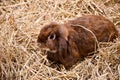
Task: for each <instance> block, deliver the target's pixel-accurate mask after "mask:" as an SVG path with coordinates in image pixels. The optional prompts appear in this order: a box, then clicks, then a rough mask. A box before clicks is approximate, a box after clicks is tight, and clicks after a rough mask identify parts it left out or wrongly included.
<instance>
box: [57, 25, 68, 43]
mask: <svg viewBox="0 0 120 80" xmlns="http://www.w3.org/2000/svg"><path fill="white" fill-rule="evenodd" d="M59 33H60V35H61V37H63V38H64V39H65V40H66V41H68V35H69V31H68V27H67V25H60V27H59Z"/></svg>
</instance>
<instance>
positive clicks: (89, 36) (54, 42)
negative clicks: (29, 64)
mask: <svg viewBox="0 0 120 80" xmlns="http://www.w3.org/2000/svg"><path fill="white" fill-rule="evenodd" d="M116 37H118V31H117V30H116V28H115V26H114V24H113V23H112V22H110V21H109V20H108V19H105V18H104V17H102V16H96V15H86V16H82V17H79V18H77V19H75V20H70V21H68V22H67V23H65V24H58V23H55V22H52V23H50V24H48V25H46V26H44V27H43V28H42V29H41V31H40V34H39V36H38V40H37V42H38V43H39V44H41V46H40V48H45V49H46V50H48V53H47V58H48V59H49V60H51V61H54V62H57V63H61V64H63V65H64V66H65V68H66V69H69V68H70V67H71V66H72V65H73V64H75V63H76V62H77V61H78V60H81V59H83V58H84V57H86V56H88V55H89V53H91V52H93V51H95V49H96V48H97V45H96V44H97V42H98V41H100V42H107V41H113V39H115V38H116Z"/></svg>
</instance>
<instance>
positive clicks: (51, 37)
mask: <svg viewBox="0 0 120 80" xmlns="http://www.w3.org/2000/svg"><path fill="white" fill-rule="evenodd" d="M55 38H56V35H55V34H53V33H52V34H50V35H49V36H48V39H52V40H54V39H55Z"/></svg>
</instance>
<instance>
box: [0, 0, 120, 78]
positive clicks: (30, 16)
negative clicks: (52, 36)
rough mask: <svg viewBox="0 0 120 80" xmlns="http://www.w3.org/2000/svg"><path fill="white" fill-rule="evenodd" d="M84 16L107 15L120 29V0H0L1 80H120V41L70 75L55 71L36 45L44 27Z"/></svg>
mask: <svg viewBox="0 0 120 80" xmlns="http://www.w3.org/2000/svg"><path fill="white" fill-rule="evenodd" d="M84 14H95V15H103V16H105V17H106V18H108V19H109V20H111V21H112V22H113V23H114V24H115V25H116V27H120V0H0V80H88V79H89V80H120V39H119V38H118V39H116V40H115V41H114V42H113V43H112V42H110V43H100V44H99V47H100V48H99V49H98V51H99V52H98V53H97V54H94V55H93V56H90V57H88V58H86V59H85V60H84V61H82V62H80V63H77V64H76V65H75V66H74V67H73V68H71V70H69V71H67V70H65V69H64V67H63V66H62V65H60V66H61V70H60V71H58V70H57V69H56V68H57V67H58V66H57V65H55V68H51V67H50V66H51V64H52V63H49V62H48V60H47V59H46V53H45V52H43V51H41V50H40V49H39V48H38V46H37V45H36V40H37V36H38V34H39V31H40V29H41V28H42V26H43V25H45V24H47V23H50V22H52V21H57V22H59V23H62V22H64V21H66V20H68V19H73V18H75V17H78V16H81V15H84Z"/></svg>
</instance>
